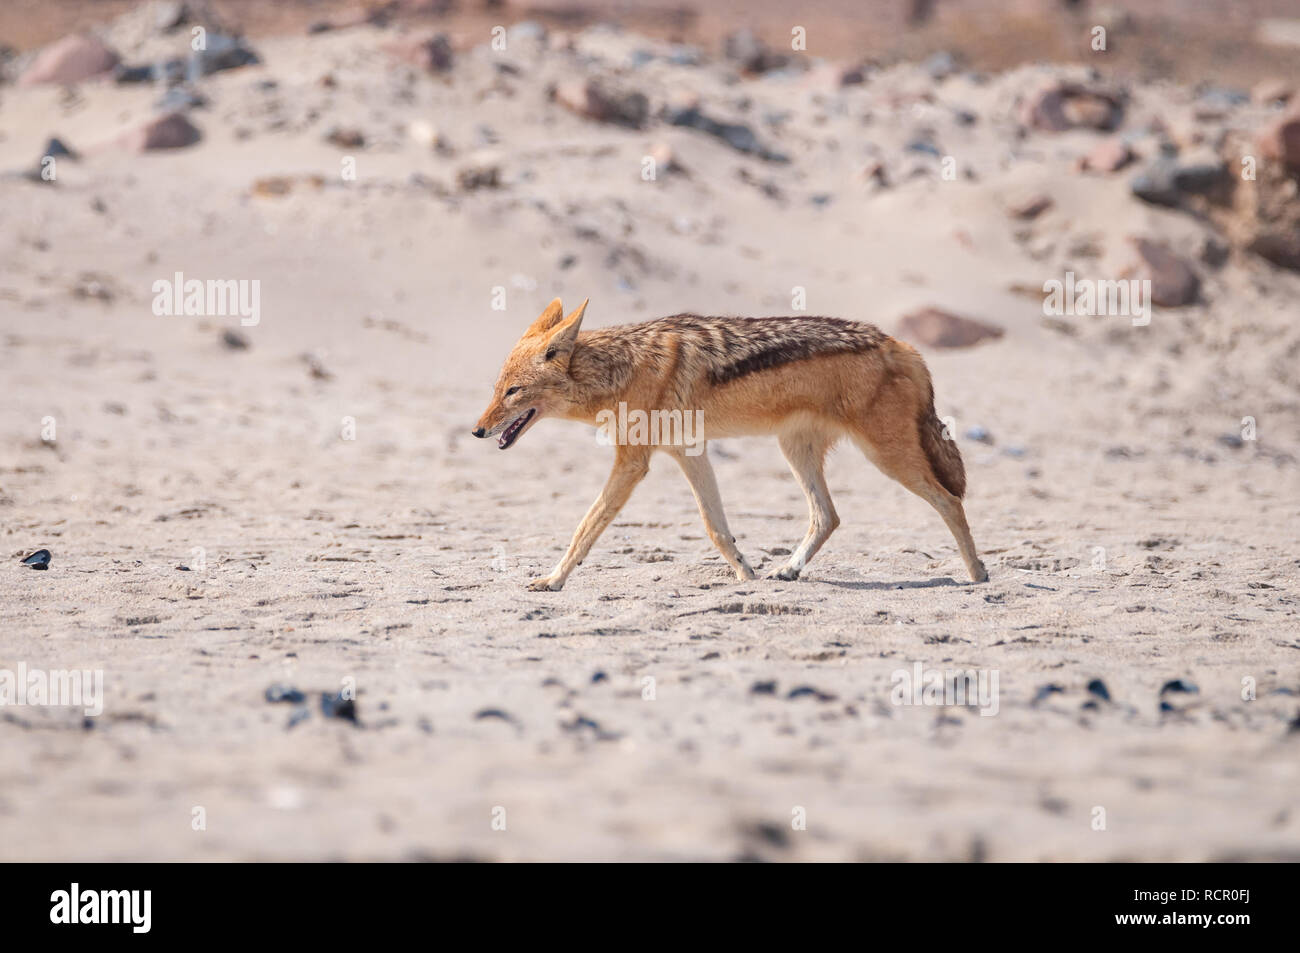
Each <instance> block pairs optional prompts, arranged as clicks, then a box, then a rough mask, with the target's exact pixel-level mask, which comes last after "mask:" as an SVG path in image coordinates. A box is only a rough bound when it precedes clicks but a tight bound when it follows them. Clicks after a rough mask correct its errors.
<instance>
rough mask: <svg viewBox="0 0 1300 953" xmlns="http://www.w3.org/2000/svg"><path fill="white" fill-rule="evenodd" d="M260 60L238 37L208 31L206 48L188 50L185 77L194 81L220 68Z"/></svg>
mask: <svg viewBox="0 0 1300 953" xmlns="http://www.w3.org/2000/svg"><path fill="white" fill-rule="evenodd" d="M260 62H261V60H260V59H258V57H257V54H256V53H254V52H253V50H252V48H251V47H249V46H248V45H247V44H246V43H245V42H244V41H243V39H241V38H240V37H237V36H228V35H226V34H224V33H212V32H209V33H208V34H207V46H206V49H202V50H192V51H191V52H190V58H189V62H188V63H187V64H186V69H185V77H186V79H188V80H189V81H190V82H195V81H196V80H200V79H202V78H203V77H204V76H211V75H212V74H213V73H219V72H221V71H222V70H228V69H239V68H240V67H241V66H253V65H255V64H257V63H260Z"/></svg>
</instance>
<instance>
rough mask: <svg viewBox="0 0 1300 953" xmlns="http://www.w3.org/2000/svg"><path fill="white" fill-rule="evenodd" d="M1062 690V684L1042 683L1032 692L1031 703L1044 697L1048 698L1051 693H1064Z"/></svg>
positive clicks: (1035, 702) (1037, 701) (1036, 702)
mask: <svg viewBox="0 0 1300 953" xmlns="http://www.w3.org/2000/svg"><path fill="white" fill-rule="evenodd" d="M1064 692H1065V689H1064V688H1063V687H1062V686H1060V685H1057V684H1055V683H1054V682H1053V683H1049V684H1047V685H1042V686H1040V687H1039V689H1038V691H1037V692H1035V693H1034V700H1033V702H1032V704H1035V705H1037V704H1038V703H1039V702H1041V701H1043V700H1044V699H1047V698H1050V697H1051V696H1053V695H1060V694H1064Z"/></svg>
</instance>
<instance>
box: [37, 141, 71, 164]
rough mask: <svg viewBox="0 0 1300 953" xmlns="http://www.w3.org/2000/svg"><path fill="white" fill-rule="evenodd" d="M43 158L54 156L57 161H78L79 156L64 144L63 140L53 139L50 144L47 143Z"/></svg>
mask: <svg viewBox="0 0 1300 953" xmlns="http://www.w3.org/2000/svg"><path fill="white" fill-rule="evenodd" d="M41 155H43V156H53V157H54V158H56V159H77V158H79V156H78V155H77V154H76V153H75V152H73V151H72V150H71V149H69V148H68V147H67V146H66V145H64V144H63V140H61V139H58V138H55V137H52V138H51V139H50V141H49V142H47V143H45V151H44V152H42V153H41Z"/></svg>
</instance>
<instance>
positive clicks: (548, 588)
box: [528, 576, 564, 592]
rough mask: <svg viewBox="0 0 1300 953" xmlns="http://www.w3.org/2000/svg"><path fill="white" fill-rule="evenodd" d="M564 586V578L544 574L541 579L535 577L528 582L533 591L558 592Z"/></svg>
mask: <svg viewBox="0 0 1300 953" xmlns="http://www.w3.org/2000/svg"><path fill="white" fill-rule="evenodd" d="M563 587H564V580H563V579H554V578H552V577H551V576H542V577H541V578H540V579H534V580H533V581H532V582H530V583H529V584H528V588H529V589H531V590H532V591H533V592H556V591H558V590H560V589H562V588H563Z"/></svg>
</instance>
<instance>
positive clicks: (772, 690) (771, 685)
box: [749, 682, 776, 695]
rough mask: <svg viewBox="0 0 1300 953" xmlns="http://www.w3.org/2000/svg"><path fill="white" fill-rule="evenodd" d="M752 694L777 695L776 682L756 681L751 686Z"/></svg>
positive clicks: (750, 691)
mask: <svg viewBox="0 0 1300 953" xmlns="http://www.w3.org/2000/svg"><path fill="white" fill-rule="evenodd" d="M749 693H750V694H751V695H775V694H776V682H755V683H754V684H753V685H750V686H749Z"/></svg>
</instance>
